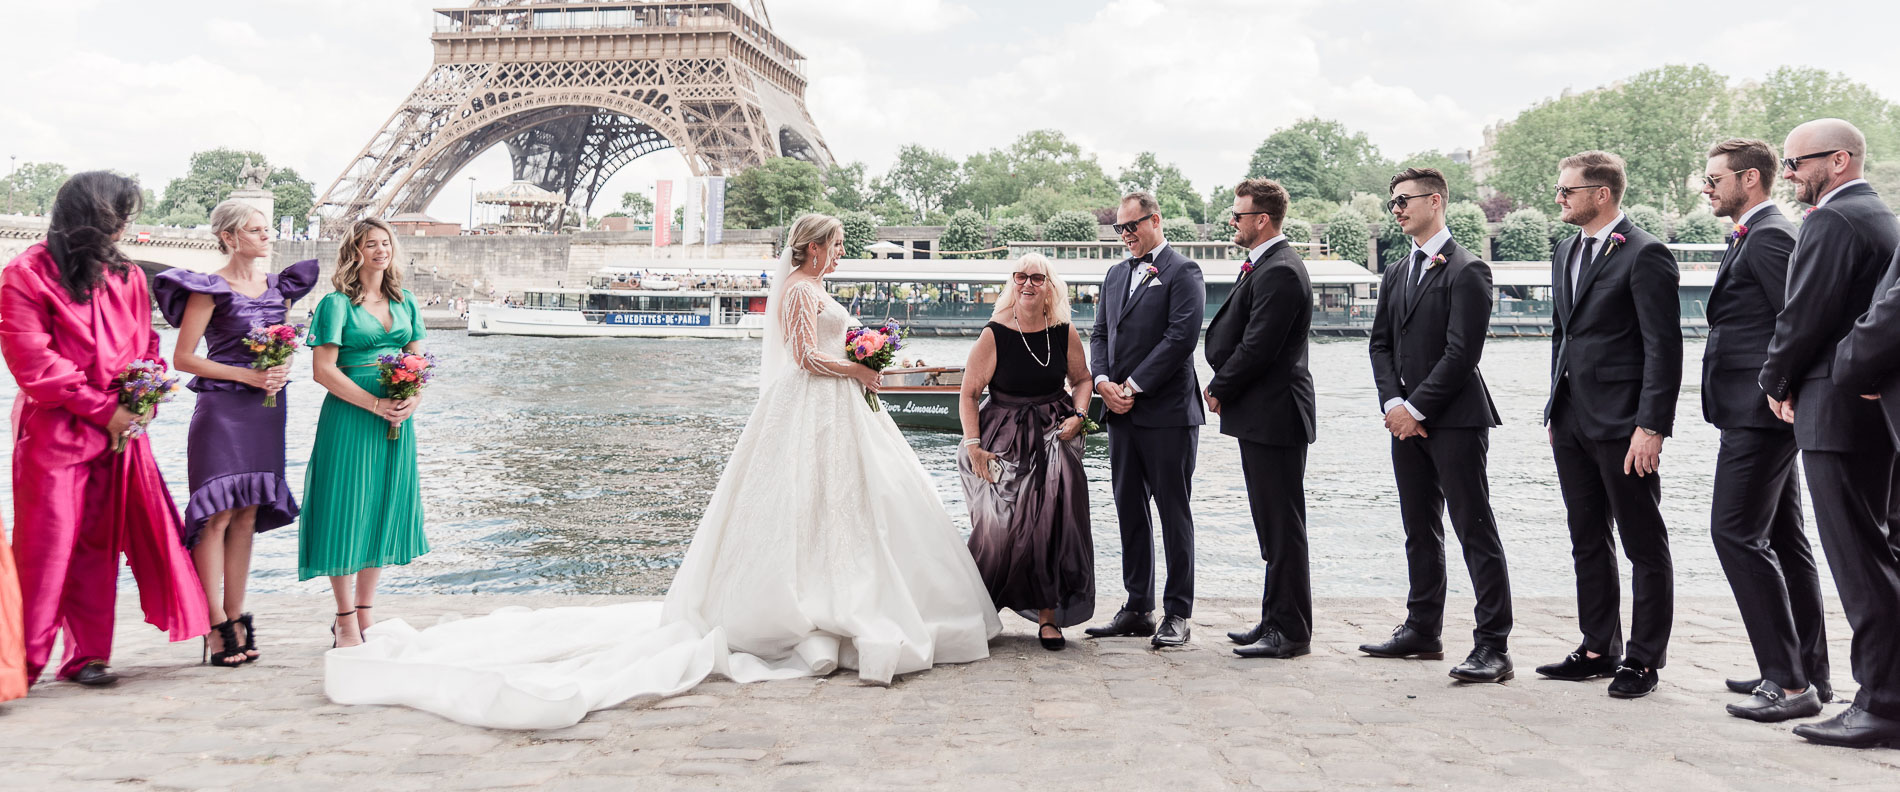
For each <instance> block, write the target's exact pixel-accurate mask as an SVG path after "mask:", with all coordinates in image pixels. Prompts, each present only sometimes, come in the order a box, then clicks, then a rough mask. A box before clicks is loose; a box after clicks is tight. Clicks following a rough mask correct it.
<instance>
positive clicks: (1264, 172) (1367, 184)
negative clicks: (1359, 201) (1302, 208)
mask: <svg viewBox="0 0 1900 792" xmlns="http://www.w3.org/2000/svg"><path fill="white" fill-rule="evenodd" d="M1391 167H1392V164H1391V163H1390V162H1387V161H1386V159H1385V158H1384V157H1382V156H1380V155H1379V148H1378V147H1377V146H1374V145H1372V142H1371V141H1369V140H1367V139H1366V136H1365V134H1364V133H1362V132H1353V131H1351V130H1348V129H1347V128H1346V126H1345V125H1344V124H1341V123H1339V122H1338V121H1329V120H1324V119H1319V118H1308V119H1304V120H1301V121H1298V122H1296V123H1294V124H1293V126H1290V127H1287V128H1286V129H1282V130H1279V131H1277V132H1274V133H1273V134H1272V135H1269V136H1267V139H1266V140H1265V141H1263V142H1261V144H1260V147H1259V148H1257V149H1254V153H1253V160H1252V162H1250V163H1249V164H1248V166H1247V176H1248V177H1249V178H1258V177H1262V176H1265V177H1268V178H1271V179H1273V180H1275V181H1277V182H1279V183H1280V186H1282V187H1285V188H1286V191H1287V195H1288V196H1289V197H1291V198H1293V199H1294V200H1298V199H1301V198H1323V199H1325V200H1328V201H1344V200H1346V199H1348V198H1350V197H1352V194H1353V193H1354V192H1355V191H1359V192H1372V193H1381V194H1383V193H1384V192H1385V182H1386V179H1387V178H1389V177H1390V173H1389V171H1390V170H1391ZM1382 174H1383V175H1382Z"/></svg>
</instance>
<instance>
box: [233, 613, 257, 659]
mask: <svg viewBox="0 0 1900 792" xmlns="http://www.w3.org/2000/svg"><path fill="white" fill-rule="evenodd" d="M236 621H237V623H238V624H241V625H243V626H244V646H243V650H244V662H246V663H249V662H252V661H254V660H256V659H257V627H256V626H255V625H253V624H251V614H248V613H242V614H238V617H237V619H236Z"/></svg>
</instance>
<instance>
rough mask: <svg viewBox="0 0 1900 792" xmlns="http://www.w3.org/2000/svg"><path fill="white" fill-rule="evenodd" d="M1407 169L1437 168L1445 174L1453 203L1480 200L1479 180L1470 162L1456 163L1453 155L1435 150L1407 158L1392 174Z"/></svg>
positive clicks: (1446, 185)
mask: <svg viewBox="0 0 1900 792" xmlns="http://www.w3.org/2000/svg"><path fill="white" fill-rule="evenodd" d="M1406 168H1436V169H1438V172H1439V173H1443V174H1445V187H1446V188H1447V189H1449V190H1450V191H1451V200H1452V203H1460V202H1463V201H1476V200H1478V178H1477V176H1476V175H1475V174H1473V173H1472V171H1471V162H1470V161H1469V160H1467V161H1465V162H1454V161H1452V158H1451V155H1449V154H1441V153H1439V152H1438V151H1437V150H1435V149H1434V150H1432V151H1421V152H1419V153H1417V154H1413V155H1411V156H1409V157H1406V158H1405V159H1403V160H1401V161H1399V163H1398V165H1397V166H1396V167H1394V168H1393V171H1392V172H1393V173H1395V174H1396V173H1398V172H1399V171H1402V170H1405V169H1406Z"/></svg>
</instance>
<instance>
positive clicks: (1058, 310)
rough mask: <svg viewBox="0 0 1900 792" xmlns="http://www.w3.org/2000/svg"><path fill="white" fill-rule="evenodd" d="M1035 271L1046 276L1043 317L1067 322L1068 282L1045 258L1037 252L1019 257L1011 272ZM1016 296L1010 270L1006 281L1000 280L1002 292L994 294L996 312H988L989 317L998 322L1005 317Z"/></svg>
mask: <svg viewBox="0 0 1900 792" xmlns="http://www.w3.org/2000/svg"><path fill="white" fill-rule="evenodd" d="M1036 270H1041V271H1042V274H1044V275H1047V276H1049V280H1048V282H1046V283H1044V284H1043V286H1042V293H1043V298H1042V315H1043V318H1044V319H1045V320H1047V321H1048V322H1049V324H1051V325H1059V324H1068V323H1069V284H1067V283H1065V282H1063V280H1062V276H1061V275H1057V274H1056V271H1055V268H1053V267H1050V266H1049V259H1048V258H1046V257H1044V256H1043V255H1042V254H1041V253H1031V254H1029V255H1027V256H1023V258H1022V260H1021V261H1019V262H1017V263H1016V269H1015V270H1014V272H1029V273H1033V272H1035V271H1036ZM1019 298H1020V295H1019V293H1018V289H1017V288H1016V276H1015V275H1014V274H1013V273H1012V274H1011V275H1010V277H1009V279H1008V280H1005V281H1003V293H1002V294H1001V295H998V296H997V298H996V311H995V312H994V313H992V314H991V315H990V318H992V319H995V320H997V321H999V322H1000V321H1002V320H1004V319H1007V318H1009V316H1010V315H1011V314H1012V313H1014V312H1015V310H1016V301H1017V300H1018V299H1019Z"/></svg>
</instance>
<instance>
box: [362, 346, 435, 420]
mask: <svg viewBox="0 0 1900 792" xmlns="http://www.w3.org/2000/svg"><path fill="white" fill-rule="evenodd" d="M433 376H435V356H434V355H430V354H416V353H414V352H404V353H401V354H397V355H382V356H380V357H378V358H376V378H377V379H378V380H379V381H381V382H382V384H383V391H384V392H385V393H388V394H389V398H391V399H396V400H398V401H401V400H403V399H409V398H414V397H415V395H416V394H418V393H421V392H422V386H424V385H427V384H429V378H430V377H433ZM399 437H402V425H401V424H390V425H389V439H391V440H394V439H396V438H399Z"/></svg>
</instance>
